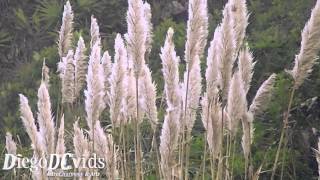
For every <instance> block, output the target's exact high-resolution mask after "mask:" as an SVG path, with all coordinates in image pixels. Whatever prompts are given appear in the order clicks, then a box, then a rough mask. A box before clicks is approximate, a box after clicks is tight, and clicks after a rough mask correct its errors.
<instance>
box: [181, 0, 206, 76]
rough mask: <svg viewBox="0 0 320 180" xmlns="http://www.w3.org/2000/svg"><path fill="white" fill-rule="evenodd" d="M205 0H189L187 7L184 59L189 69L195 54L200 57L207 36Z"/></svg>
mask: <svg viewBox="0 0 320 180" xmlns="http://www.w3.org/2000/svg"><path fill="white" fill-rule="evenodd" d="M207 11H208V9H207V0H190V1H189V7H188V13H189V15H188V22H187V42H186V45H185V46H186V47H185V61H186V62H187V63H188V66H189V69H190V70H191V68H192V66H193V64H194V62H195V61H196V60H195V59H196V56H199V58H201V57H202V54H203V51H204V48H205V46H206V44H207V36H208V12H207Z"/></svg>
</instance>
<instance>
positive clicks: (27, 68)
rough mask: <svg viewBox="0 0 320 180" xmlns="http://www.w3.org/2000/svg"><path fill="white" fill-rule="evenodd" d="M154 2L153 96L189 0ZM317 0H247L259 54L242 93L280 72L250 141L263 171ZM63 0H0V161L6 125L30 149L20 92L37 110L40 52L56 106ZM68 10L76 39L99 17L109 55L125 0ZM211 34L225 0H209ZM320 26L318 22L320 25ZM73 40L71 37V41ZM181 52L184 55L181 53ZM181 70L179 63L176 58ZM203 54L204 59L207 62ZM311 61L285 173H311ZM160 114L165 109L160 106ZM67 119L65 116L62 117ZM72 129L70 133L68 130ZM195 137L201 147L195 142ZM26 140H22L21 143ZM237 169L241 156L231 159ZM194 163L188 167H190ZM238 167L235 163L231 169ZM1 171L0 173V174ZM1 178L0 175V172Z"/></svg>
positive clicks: (318, 76) (251, 40) (181, 38)
mask: <svg viewBox="0 0 320 180" xmlns="http://www.w3.org/2000/svg"><path fill="white" fill-rule="evenodd" d="M147 1H148V2H149V3H150V4H151V8H152V22H153V25H154V31H153V48H152V52H151V54H150V58H149V60H148V63H149V66H150V67H151V69H152V71H153V78H154V80H155V81H156V83H157V84H158V95H159V99H161V96H162V89H163V79H162V73H161V68H162V66H161V60H160V57H159V52H160V47H161V46H162V45H163V43H164V39H165V34H166V31H167V29H168V28H169V27H173V28H174V30H175V35H174V41H175V45H176V49H177V53H178V55H179V56H180V57H183V52H184V43H185V34H186V21H187V0H147ZM315 1H316V0H303V1H302V0H247V3H248V8H249V12H250V18H249V22H250V24H249V26H248V29H247V36H246V41H247V43H248V44H249V46H250V48H251V50H252V51H253V54H254V57H255V60H256V61H257V64H256V67H255V73H254V80H253V86H252V88H251V90H250V92H249V96H248V100H249V101H251V99H252V97H253V96H254V95H255V92H256V90H257V88H258V87H259V85H260V84H261V83H262V82H263V81H264V80H265V79H266V78H267V77H268V76H269V75H270V74H271V73H272V72H275V73H277V74H278V78H277V82H276V90H275V95H274V96H273V99H272V101H271V103H270V104H269V105H268V106H269V108H268V110H267V112H266V113H265V114H264V115H262V116H261V117H259V118H257V119H255V138H254V145H253V147H252V151H253V156H254V157H253V159H254V164H255V167H258V166H259V165H260V164H261V163H262V162H263V163H264V166H263V173H262V174H261V178H262V179H263V178H264V177H266V176H267V175H266V176H264V174H269V172H268V170H269V169H270V168H271V165H272V162H273V159H274V154H275V151H276V148H277V143H278V140H279V134H280V129H281V127H282V117H283V112H284V111H285V110H284V109H286V106H287V103H288V92H289V91H288V89H289V88H290V83H291V79H290V77H289V76H288V75H287V74H286V73H285V72H284V70H285V69H289V68H290V67H292V64H293V60H294V57H295V54H297V53H298V51H299V46H300V40H301V38H300V33H301V31H302V29H303V27H304V24H305V22H306V21H307V20H308V18H309V16H310V12H311V9H312V7H313V6H314V5H315ZM64 3H65V1H63V0H0V139H1V141H0V152H1V155H0V157H1V158H0V164H2V163H3V158H2V157H3V154H4V153H5V150H4V146H5V138H4V136H5V132H6V131H10V132H11V133H12V134H13V135H14V136H15V137H17V138H16V139H17V141H18V143H19V144H20V146H19V147H20V151H21V153H28V151H29V149H30V148H23V146H24V145H28V144H30V142H29V139H28V138H27V135H26V132H25V131H24V129H23V127H22V121H21V120H20V118H19V110H18V100H19V99H18V94H19V93H23V94H25V95H26V96H27V97H28V98H29V101H30V105H31V106H32V108H33V110H34V112H35V109H36V108H35V105H36V93H37V89H38V87H39V84H40V80H41V67H42V63H43V59H46V63H47V65H48V67H49V68H50V76H51V79H50V82H51V87H52V88H51V89H50V95H51V99H52V104H53V111H54V110H55V109H56V108H55V107H56V105H57V103H58V102H57V98H55V97H57V95H58V94H59V93H60V90H59V89H58V87H59V86H58V84H59V78H58V76H57V75H56V67H57V62H58V61H59V56H58V53H57V45H56V42H57V37H58V33H57V32H58V30H59V28H60V25H61V18H62V11H63V5H64ZM70 3H71V5H72V8H73V11H74V14H75V18H74V20H75V22H74V27H75V28H74V29H75V33H74V36H75V37H74V39H76V40H77V39H78V36H79V35H82V36H84V39H85V41H86V42H89V41H88V40H89V36H88V35H89V29H90V17H91V15H94V16H95V17H96V18H97V19H98V24H99V26H100V32H101V36H102V41H103V49H104V50H109V52H110V53H111V54H113V45H114V38H115V35H116V33H121V34H124V33H126V10H127V0H70ZM208 3H209V13H210V17H209V21H210V26H209V28H210V29H209V30H210V33H209V39H208V41H211V39H212V36H213V31H214V29H215V28H216V26H217V25H218V24H219V23H220V21H221V12H222V9H223V7H224V4H225V3H226V0H208ZM319 31H320V29H319ZM73 43H74V44H75V43H76V41H75V42H73ZM182 59H183V58H182ZM181 63H182V66H181V69H183V68H184V66H183V64H184V62H183V61H182V62H181ZM205 64H206V63H205V59H202V65H203V69H205ZM319 67H320V66H319V65H316V66H315V68H314V71H313V73H312V75H311V76H310V77H309V79H308V80H307V81H306V82H305V83H304V85H303V86H302V87H301V88H300V89H299V90H298V92H297V95H296V97H295V99H294V108H293V109H292V112H291V116H290V125H291V127H292V128H291V129H290V131H289V141H288V142H287V143H288V147H289V148H288V150H287V156H285V165H284V168H285V169H286V171H285V175H284V176H285V178H286V179H316V176H317V164H316V161H315V158H314V153H313V150H312V148H313V147H315V143H316V139H317V137H319V136H320V131H319V130H320V99H319V98H320V69H319ZM159 116H160V120H161V121H162V120H163V118H162V117H163V115H162V114H161V113H160V115H159ZM66 123H68V122H66ZM69 133H72V132H69ZM201 133H203V128H202V125H201V123H200V120H198V123H197V124H196V127H195V129H194V137H195V142H194V143H193V145H192V150H191V152H192V154H191V156H192V158H195V159H196V158H199V157H200V156H201V155H202V152H201V150H202V149H201V148H202V144H203V136H200V135H199V136H197V135H198V134H201ZM200 144H201V146H200ZM24 147H27V146H24ZM236 166H239V168H238V169H239V173H240V171H241V166H243V162H242V161H241V159H240V158H239V160H238V161H237V160H236ZM191 170H192V168H191ZM235 171H237V168H236V169H235ZM2 173H3V172H1V173H0V175H1V174H2ZM0 179H1V178H0Z"/></svg>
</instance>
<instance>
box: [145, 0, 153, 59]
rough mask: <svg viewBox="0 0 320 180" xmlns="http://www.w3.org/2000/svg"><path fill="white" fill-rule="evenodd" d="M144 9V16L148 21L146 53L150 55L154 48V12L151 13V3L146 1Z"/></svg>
mask: <svg viewBox="0 0 320 180" xmlns="http://www.w3.org/2000/svg"><path fill="white" fill-rule="evenodd" d="M143 9H144V18H145V21H146V28H147V39H146V48H147V51H146V55H149V54H150V52H151V48H152V30H153V27H152V23H151V18H152V14H151V7H150V4H149V3H147V2H146V1H145V2H144V3H143Z"/></svg>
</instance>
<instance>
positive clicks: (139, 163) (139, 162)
mask: <svg viewBox="0 0 320 180" xmlns="http://www.w3.org/2000/svg"><path fill="white" fill-rule="evenodd" d="M136 106H137V117H136V122H135V133H136V143H135V145H136V147H135V152H136V153H135V155H136V158H135V159H136V164H137V168H136V180H140V179H141V157H140V132H139V77H138V76H136Z"/></svg>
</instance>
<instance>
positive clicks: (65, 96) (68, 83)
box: [58, 50, 75, 103]
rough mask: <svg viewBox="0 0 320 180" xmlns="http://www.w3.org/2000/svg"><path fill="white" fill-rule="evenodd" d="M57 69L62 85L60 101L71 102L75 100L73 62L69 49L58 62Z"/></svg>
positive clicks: (71, 52)
mask: <svg viewBox="0 0 320 180" xmlns="http://www.w3.org/2000/svg"><path fill="white" fill-rule="evenodd" d="M58 71H59V73H60V79H61V85H62V87H61V94H62V103H65V102H66V103H73V102H74V100H75V95H74V94H75V84H74V83H75V64H74V60H73V51H72V50H69V51H68V54H67V56H66V57H63V58H62V61H60V62H59V63H58Z"/></svg>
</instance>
